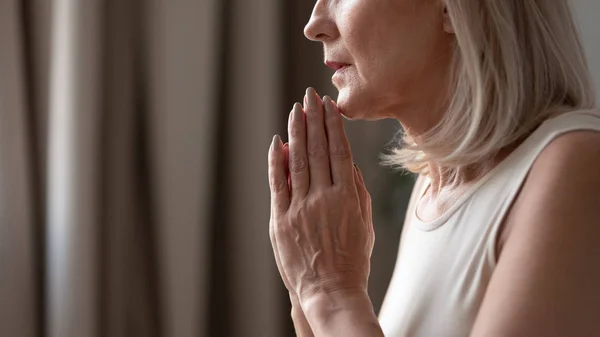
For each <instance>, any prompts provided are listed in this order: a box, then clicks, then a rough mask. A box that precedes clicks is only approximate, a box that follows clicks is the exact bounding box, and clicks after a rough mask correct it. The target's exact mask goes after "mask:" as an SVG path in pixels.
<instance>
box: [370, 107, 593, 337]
mask: <svg viewBox="0 0 600 337" xmlns="http://www.w3.org/2000/svg"><path fill="white" fill-rule="evenodd" d="M576 130H593V131H598V132H600V112H599V111H598V110H586V111H573V112H568V113H564V114H561V115H558V116H556V117H553V118H550V119H547V120H546V121H544V122H543V123H542V124H541V125H540V126H539V127H538V128H537V129H536V130H535V131H534V132H533V133H532V134H530V135H529V136H528V137H527V138H526V139H525V140H524V141H523V142H522V143H521V144H520V145H519V146H518V147H517V148H516V149H515V150H514V151H513V152H511V153H510V154H509V155H508V156H507V157H506V158H504V160H502V161H501V162H500V163H499V164H497V165H496V166H495V167H494V168H493V169H492V170H491V171H490V172H488V173H487V174H486V175H484V176H483V177H482V178H481V179H480V180H479V181H477V182H476V183H475V184H474V185H472V186H471V187H470V188H469V189H468V190H467V191H466V192H465V193H464V194H463V195H462V196H460V197H459V198H458V200H457V201H456V202H455V203H454V204H452V205H451V206H450V208H449V209H448V210H447V211H446V212H444V213H443V214H442V215H441V216H440V217H439V218H437V219H435V220H434V221H431V222H424V221H421V220H420V219H419V218H418V217H417V216H416V213H415V208H416V205H417V202H416V201H417V200H419V199H420V198H419V197H420V196H422V195H423V194H424V191H425V190H426V188H427V186H428V184H429V179H428V178H426V177H424V178H423V179H419V180H418V182H421V183H417V185H420V186H415V190H414V191H413V197H412V198H411V203H410V205H409V208H408V211H407V216H406V222H405V224H406V226H407V228H405V230H404V232H403V234H402V238H401V244H400V249H399V251H398V259H397V261H396V266H395V268H394V273H393V276H392V279H391V282H390V285H389V287H388V290H387V294H386V297H385V300H384V302H383V305H382V308H381V311H380V314H379V322H380V324H381V326H382V329H383V331H384V333H385V336H386V337H467V336H469V334H470V331H471V328H472V327H473V324H474V323H475V318H476V316H477V313H478V311H479V307H480V305H481V303H482V301H483V297H484V294H485V292H486V288H487V286H488V283H489V281H490V279H491V276H492V274H493V273H494V269H495V267H496V262H497V256H496V243H497V238H498V235H499V232H500V230H499V228H500V224H501V223H502V221H503V219H504V217H505V215H506V213H507V211H508V209H509V207H510V205H511V204H512V202H513V199H514V198H515V196H516V195H517V192H518V191H519V189H520V186H521V184H522V183H523V181H524V180H525V177H526V176H527V173H528V172H529V170H530V168H531V166H532V164H533V162H534V161H535V159H536V158H537V156H538V155H539V154H540V153H541V152H542V150H543V149H544V148H545V147H546V146H547V145H548V144H549V143H550V142H551V141H552V140H553V139H555V138H556V137H558V136H560V135H561V134H564V133H566V132H569V131H576Z"/></svg>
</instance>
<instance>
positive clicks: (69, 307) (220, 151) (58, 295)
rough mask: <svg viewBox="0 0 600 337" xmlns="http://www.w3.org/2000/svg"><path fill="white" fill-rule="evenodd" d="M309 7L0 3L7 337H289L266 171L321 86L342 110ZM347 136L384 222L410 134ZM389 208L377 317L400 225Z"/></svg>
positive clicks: (247, 0)
mask: <svg viewBox="0 0 600 337" xmlns="http://www.w3.org/2000/svg"><path fill="white" fill-rule="evenodd" d="M311 7H312V3H311V2H306V1H301V0H294V1H285V2H282V1H279V0H21V1H19V0H2V1H0V329H1V330H0V334H1V335H2V336H19V337H37V336H48V337H71V336H72V337H96V336H110V337H121V336H122V337H125V336H127V337H130V336H136V337H137V336H157V337H162V336H168V337H191V336H236V337H238V336H260V337H269V336H273V337H276V336H277V337H279V336H292V335H293V332H292V330H291V324H290V323H291V322H290V320H289V304H288V299H287V295H286V293H285V290H284V288H283V285H282V284H281V282H280V280H279V276H278V274H277V271H276V268H275V265H274V260H273V257H272V250H271V247H270V242H269V238H268V229H267V227H268V216H269V191H268V184H267V176H266V175H267V167H266V154H267V149H268V146H269V142H270V139H271V137H272V135H273V134H274V133H276V132H277V133H280V134H282V135H285V133H286V132H285V127H286V121H287V114H288V112H289V110H290V108H291V105H292V103H293V102H295V101H301V99H302V93H303V91H304V89H305V88H306V87H307V86H309V85H312V86H315V87H317V89H319V90H320V92H321V93H323V94H326V93H327V94H330V95H331V94H334V90H333V88H332V87H331V86H330V85H329V84H328V83H329V76H330V74H328V73H327V72H326V71H325V69H324V67H323V66H322V64H321V53H322V52H321V47H320V46H319V45H317V44H315V43H310V42H308V41H306V40H305V39H304V37H303V35H302V27H303V25H304V24H305V23H306V21H307V20H308V16H309V14H310V10H311ZM348 128H349V133H350V137H351V141H352V142H353V146H354V152H355V158H356V161H357V162H358V164H359V165H361V164H362V166H361V167H362V168H363V172H364V174H365V176H366V179H367V184H369V185H370V186H371V190H372V194H373V199H374V204H375V203H376V202H377V199H378V198H381V200H384V199H387V198H388V197H389V195H391V193H396V192H397V191H391V190H384V189H382V188H381V187H377V186H385V185H386V184H382V181H383V180H385V178H384V175H382V174H381V173H382V170H381V169H380V168H378V167H377V153H378V151H380V150H381V146H382V145H383V143H384V142H385V141H386V140H388V139H389V137H390V136H391V134H392V133H393V132H394V131H395V129H394V127H392V126H391V124H389V123H388V124H368V125H367V124H365V123H352V125H350V124H349V125H348ZM387 185H389V184H387ZM401 195H402V196H404V194H401ZM402 198H404V197H400V198H399V199H398V198H397V199H394V200H395V201H394V202H398V203H400V205H401V203H402V202H403V199H402ZM390 204H391V205H392V206H390V207H388V208H389V209H392V210H393V211H392V212H391V214H392V215H389V214H390V212H388V213H385V210H382V211H381V212H379V214H381V215H378V217H379V220H378V219H377V218H376V219H375V223H376V224H377V223H379V224H378V228H379V229H378V231H380V232H381V233H383V234H382V236H380V237H381V239H379V238H378V245H379V246H378V248H376V251H375V252H374V259H377V260H378V261H382V262H381V263H374V265H373V275H374V277H372V279H373V280H372V282H371V287H372V298H373V301H374V304H375V306H376V307H378V305H379V303H380V302H381V298H382V296H383V293H384V292H385V288H386V287H387V281H388V280H389V275H391V266H392V264H393V261H394V259H395V245H396V244H397V237H398V233H399V231H400V225H399V223H398V221H399V220H398V219H400V218H401V216H402V214H401V211H399V212H396V209H399V210H402V209H403V207H402V206H399V207H397V206H395V205H393V202H389V203H384V204H382V205H390ZM375 211H376V213H377V210H375ZM385 214H387V215H385Z"/></svg>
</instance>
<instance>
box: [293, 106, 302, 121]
mask: <svg viewBox="0 0 600 337" xmlns="http://www.w3.org/2000/svg"><path fill="white" fill-rule="evenodd" d="M293 118H294V120H295V121H300V120H302V105H300V103H296V104H294V117H293Z"/></svg>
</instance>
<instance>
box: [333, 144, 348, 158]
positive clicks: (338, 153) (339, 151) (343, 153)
mask: <svg viewBox="0 0 600 337" xmlns="http://www.w3.org/2000/svg"><path fill="white" fill-rule="evenodd" d="M330 152H331V157H333V158H335V159H350V149H349V148H348V146H346V145H344V144H336V145H334V146H332V147H331V150H330Z"/></svg>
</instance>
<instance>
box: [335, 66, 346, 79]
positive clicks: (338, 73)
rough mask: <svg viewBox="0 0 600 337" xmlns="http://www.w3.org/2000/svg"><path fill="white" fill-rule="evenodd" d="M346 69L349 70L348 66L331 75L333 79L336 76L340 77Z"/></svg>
mask: <svg viewBox="0 0 600 337" xmlns="http://www.w3.org/2000/svg"><path fill="white" fill-rule="evenodd" d="M348 68H350V66H349V65H348V66H343V67H342V68H340V69H338V70H336V72H335V74H333V78H336V77H337V76H340V75H342V74H343V73H344V72H345V71H346V69H348ZM333 78H332V79H333Z"/></svg>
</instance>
